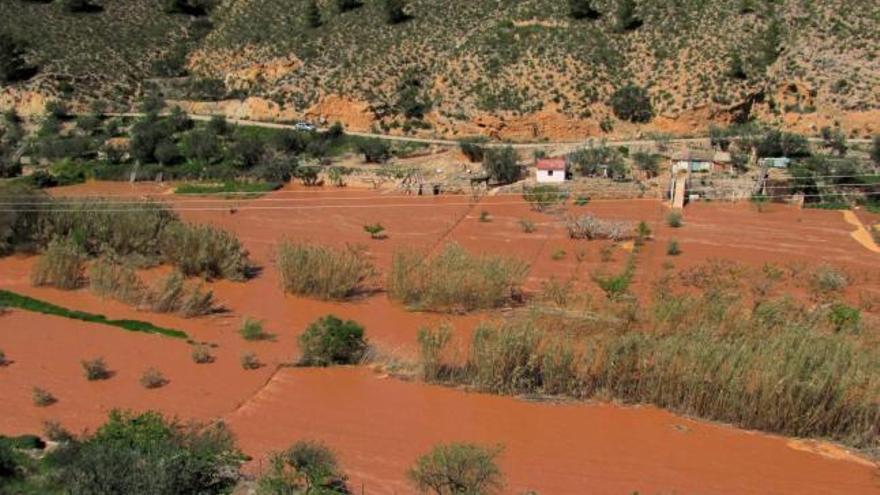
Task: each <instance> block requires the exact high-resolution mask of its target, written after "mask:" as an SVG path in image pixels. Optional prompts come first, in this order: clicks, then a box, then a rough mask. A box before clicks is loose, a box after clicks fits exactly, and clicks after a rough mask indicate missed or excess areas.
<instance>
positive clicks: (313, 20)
mask: <svg viewBox="0 0 880 495" xmlns="http://www.w3.org/2000/svg"><path fill="white" fill-rule="evenodd" d="M323 23H324V21H323V20H321V7H319V6H318V2H317V0H309V2H308V3H307V4H306V24H308V26H309V27H312V28H317V27H321V24H323Z"/></svg>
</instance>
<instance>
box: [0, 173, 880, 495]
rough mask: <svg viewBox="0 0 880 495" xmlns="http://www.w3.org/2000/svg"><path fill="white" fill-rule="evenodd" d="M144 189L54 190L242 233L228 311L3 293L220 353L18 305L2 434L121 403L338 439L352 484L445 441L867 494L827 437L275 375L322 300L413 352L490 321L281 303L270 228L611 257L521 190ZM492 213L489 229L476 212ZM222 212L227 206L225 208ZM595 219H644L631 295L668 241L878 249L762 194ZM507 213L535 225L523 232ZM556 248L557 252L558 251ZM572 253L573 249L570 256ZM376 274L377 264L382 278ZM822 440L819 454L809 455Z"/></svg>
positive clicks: (255, 432)
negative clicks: (249, 326) (675, 217)
mask: <svg viewBox="0 0 880 495" xmlns="http://www.w3.org/2000/svg"><path fill="white" fill-rule="evenodd" d="M166 191H167V189H164V188H161V187H156V186H141V185H135V186H131V185H128V184H90V185H84V186H74V187H72V188H62V189H59V190H56V193H61V194H76V195H83V194H93V193H95V192H99V193H101V194H110V195H114V197H116V198H117V200H119V199H121V198H123V197H124V196H133V197H141V196H144V195H154V194H155V195H156V196H157V197H162V196H164V197H165V198H166V199H167V200H170V201H172V202H173V204H174V206H175V208H177V209H178V210H179V211H180V213H181V215H182V216H183V217H184V218H185V219H187V220H191V221H198V222H205V223H211V224H214V225H218V226H220V227H223V228H226V229H229V230H231V231H233V232H235V233H236V234H238V235H239V236H240V238H241V239H242V240H243V242H244V243H245V245H246V246H247V248H248V249H249V250H250V251H251V254H252V258H253V259H254V260H255V261H256V262H257V263H258V264H259V265H261V266H262V267H263V271H262V273H261V274H260V276H259V277H257V278H256V279H254V280H251V281H248V282H247V283H233V282H218V283H214V284H211V289H212V290H214V292H215V295H216V296H217V298H218V299H219V300H220V301H221V302H222V303H223V304H224V305H225V306H226V307H227V308H228V310H229V312H228V313H225V314H222V315H218V316H212V317H206V318H197V319H192V320H186V319H183V318H180V317H177V316H173V315H157V314H151V313H146V312H139V311H136V310H135V309H133V308H131V307H129V306H126V305H123V304H120V303H116V302H113V301H106V300H102V299H100V298H98V297H96V296H94V295H92V294H90V293H89V292H87V291H76V292H63V291H58V290H54V289H45V288H32V287H30V285H29V282H28V273H29V270H30V266H31V265H32V263H33V261H34V259H33V258H25V257H10V258H5V259H2V260H0V287H2V288H5V289H10V290H15V291H18V292H21V293H25V294H28V295H31V296H34V297H39V298H41V299H44V300H48V301H51V302H54V303H56V304H60V305H64V306H67V307H70V308H75V309H80V310H84V311H91V312H96V313H102V314H105V315H107V316H109V317H114V318H135V319H142V320H147V321H150V322H152V323H155V324H158V325H162V326H166V327H171V328H179V329H182V330H185V331H186V332H188V333H189V334H190V336H191V337H192V338H193V339H195V340H198V341H206V342H210V343H212V344H214V345H216V348H215V350H214V352H215V353H216V356H217V361H216V362H215V363H213V364H207V365H197V364H195V363H193V362H192V360H191V359H190V347H189V345H188V344H187V343H185V342H184V341H180V340H174V339H168V338H162V337H157V336H150V335H143V334H136V333H129V332H125V331H122V330H119V329H116V328H113V327H105V326H99V325H93V324H87V323H79V322H74V321H70V320H66V319H60V318H54V317H49V316H44V315H36V314H30V313H25V312H20V311H12V312H10V313H9V314H7V315H5V316H2V317H0V349H3V350H4V352H5V353H6V355H7V356H8V357H9V358H10V359H12V360H13V361H14V362H13V364H12V365H10V366H7V367H4V368H0V395H2V396H3V397H4V401H0V432H4V433H23V432H33V431H39V430H40V427H41V423H42V421H43V420H46V419H50V418H51V419H57V420H60V421H61V422H62V423H63V424H65V425H66V426H68V427H70V428H73V429H75V430H79V429H82V428H94V427H95V426H97V425H98V424H100V423H101V422H102V420H103V419H104V418H105V417H106V413H107V411H109V410H110V409H112V408H115V407H122V408H130V409H135V410H141V409H158V410H161V411H163V412H165V413H167V414H171V415H176V416H179V417H180V418H184V419H190V418H193V419H200V420H210V419H217V418H220V419H223V420H225V421H227V422H228V423H229V424H230V425H231V426H232V427H233V429H234V431H235V432H236V433H237V434H238V437H239V441H240V444H241V446H242V447H243V448H244V449H245V451H246V452H247V453H248V454H250V455H252V456H254V457H255V460H254V462H253V463H252V464H251V465H250V469H252V470H256V471H258V470H259V469H260V468H261V466H262V463H263V460H264V459H265V456H266V455H267V454H268V453H269V452H270V451H272V450H276V449H281V448H284V447H285V446H287V445H289V444H290V443H292V442H293V441H295V440H297V439H300V438H318V439H322V440H325V441H326V442H328V444H330V445H331V446H332V447H334V448H336V449H337V450H338V451H339V452H340V454H341V456H342V460H343V463H344V466H345V468H346V470H347V472H348V473H349V474H350V475H351V478H352V482H353V484H352V486H353V487H354V488H355V489H356V490H357V489H359V488H360V487H361V486H363V487H364V488H365V493H410V492H411V488H410V487H409V486H408V485H407V484H406V481H405V470H406V468H407V466H409V465H410V464H411V462H412V461H413V459H414V458H415V457H416V456H417V455H418V454H419V453H420V452H422V451H425V450H427V449H428V448H429V446H430V445H431V444H433V443H436V442H438V441H441V440H472V441H479V442H484V443H490V444H494V443H501V444H504V445H505V450H504V454H503V455H502V458H501V459H502V464H503V467H504V469H505V472H506V473H507V474H508V480H509V486H508V490H506V492H507V493H519V492H521V491H523V490H525V489H527V488H528V489H536V490H538V491H539V492H541V493H552V494H556V493H585V491H586V492H588V493H609V494H610V493H631V492H632V491H635V490H639V491H640V492H641V493H712V494H741V493H791V494H795V493H797V494H813V493H815V494H820V493H829V494H830V493H880V478H878V477H877V475H876V468H872V467H871V466H867V465H865V464H864V463H860V462H855V461H854V460H852V459H848V458H846V456H842V457H843V458H841V455H840V451H838V450H834V449H833V448H831V447H828V446H819V447H816V446H810V445H809V444H802V443H797V444H794V443H791V442H790V441H787V440H786V439H782V438H776V437H772V436H767V435H760V434H754V433H747V432H743V431H740V430H736V429H733V428H728V427H719V426H714V425H710V424H707V423H705V422H698V421H691V420H687V419H683V418H680V417H677V416H675V415H672V414H669V413H666V412H663V411H658V410H656V409H653V408H621V407H617V406H610V405H585V404H577V405H564V406H562V405H550V404H535V403H526V402H522V401H518V400H516V399H512V398H503V397H491V396H484V395H480V394H471V393H465V392H462V391H457V390H449V389H443V388H438V387H432V386H426V385H422V384H417V383H406V382H401V381H398V380H395V379H382V378H381V377H379V376H377V375H374V374H373V373H371V372H369V371H367V370H363V369H338V370H303V369H282V370H281V371H279V372H278V373H275V370H276V369H277V366H278V365H281V364H284V363H289V362H291V361H292V360H293V359H294V358H295V356H296V354H297V350H296V337H297V336H298V335H299V333H300V332H302V331H303V329H304V328H305V327H306V325H307V324H308V323H309V322H311V321H313V320H315V319H317V318H319V317H321V316H323V315H325V314H327V313H334V314H336V315H338V316H341V317H345V318H352V319H355V320H357V321H358V322H360V323H362V324H363V325H364V326H365V327H366V329H367V334H368V336H369V338H370V339H371V341H372V342H373V343H374V344H376V345H377V347H379V348H380V349H381V350H383V351H385V352H390V353H394V354H399V355H402V356H411V355H412V354H413V353H414V344H415V335H416V333H417V331H418V328H419V327H420V326H423V325H427V324H434V323H438V322H441V321H449V322H450V323H451V324H453V326H454V327H455V329H456V332H458V333H467V332H469V331H470V330H471V329H472V328H473V327H474V326H475V325H476V324H477V323H478V322H479V321H482V320H486V319H491V318H494V317H496V316H497V315H495V314H491V313H483V314H474V315H468V316H445V315H436V314H423V313H413V312H408V311H406V310H405V308H401V307H399V306H398V305H396V304H393V303H391V302H390V301H389V300H388V298H387V297H386V296H385V295H384V294H382V293H377V294H374V295H371V296H369V297H365V298H363V299H360V300H356V301H353V302H348V303H344V304H343V303H330V302H320V301H314V300H308V299H304V298H299V297H291V296H285V295H284V294H283V293H282V291H281V289H280V287H279V283H278V277H277V274H276V273H275V269H274V261H273V260H274V251H275V248H276V246H277V244H278V242H279V241H280V240H282V239H290V240H293V241H308V242H317V243H324V244H331V245H336V246H342V245H345V244H360V245H363V246H365V248H366V249H367V253H368V255H369V256H370V257H371V258H372V259H373V260H374V261H375V263H376V265H377V267H378V268H379V270H380V271H382V272H384V271H387V269H388V267H389V266H390V260H391V256H392V253H393V252H394V250H396V249H399V248H402V247H413V248H416V249H422V250H427V251H432V250H437V249H439V248H441V247H442V246H443V245H444V244H445V243H446V242H448V241H455V242H458V243H460V244H462V245H463V246H464V247H466V248H468V249H471V250H475V251H481V252H491V253H500V254H505V255H511V256H516V257H519V258H520V259H523V260H524V261H527V262H529V263H530V265H531V271H530V274H529V279H528V282H527V288H529V289H531V290H536V289H537V288H539V287H540V284H541V282H542V281H544V280H547V279H548V278H549V277H551V276H555V277H567V276H570V275H571V274H577V275H578V276H580V277H581V278H584V277H587V276H588V274H589V273H590V271H592V270H596V269H601V268H603V267H604V268H606V269H611V268H612V267H617V266H620V265H621V264H622V263H623V260H624V258H625V253H624V252H623V250H620V249H618V250H617V251H616V253H615V255H614V261H612V262H610V263H603V262H602V261H600V259H599V250H600V249H601V246H602V244H601V243H589V242H588V243H584V242H574V241H570V240H568V239H566V237H565V236H564V225H563V217H562V216H560V215H548V214H542V213H536V212H533V211H530V210H529V208H528V205H526V204H523V202H522V201H521V198H520V197H518V196H503V195H502V196H496V197H492V198H487V199H483V200H482V201H481V202H480V203H479V204H477V205H473V204H471V201H470V198H469V197H465V196H459V197H439V198H435V197H405V196H401V195H398V194H388V193H385V194H381V193H377V192H374V191H365V190H356V189H350V188H349V189H321V190H308V189H302V188H293V189H285V190H281V191H277V192H275V193H272V194H270V195H268V196H266V197H264V198H262V199H258V200H249V201H244V200H242V201H236V202H233V203H230V202H225V201H218V200H216V199H208V198H178V197H174V196H169V195H167V194H165V192H166ZM483 210H485V211H487V212H488V214H489V218H490V219H491V221H490V222H481V221H480V220H479V216H480V212H481V211H483ZM233 211H234V213H233ZM568 211H569V213H576V212H580V211H584V212H591V213H595V214H596V215H599V216H601V217H603V218H619V219H628V220H632V221H641V220H644V221H646V222H648V223H649V224H650V225H651V227H652V229H653V230H654V232H655V239H654V240H653V241H651V242H649V243H648V244H647V246H646V248H645V250H644V251H643V252H642V254H640V256H639V260H640V261H639V265H638V271H637V275H636V280H637V283H636V287H635V290H636V292H637V293H645V292H646V291H648V290H650V286H651V283H652V281H653V277H654V274H656V273H658V272H659V271H660V270H661V266H662V265H663V264H664V263H666V262H668V261H670V258H669V257H668V256H666V254H665V249H666V243H667V241H668V240H670V239H672V238H675V239H677V240H678V241H679V243H680V244H681V247H682V250H683V254H682V255H681V256H679V257H677V258H675V259H674V264H675V265H676V267H678V268H682V267H687V266H692V265H696V264H698V263H701V262H704V261H706V260H708V259H711V258H731V259H735V260H738V261H741V262H743V263H746V264H749V265H753V266H756V267H760V266H762V265H763V264H764V263H766V262H775V263H796V262H800V263H806V264H810V265H814V264H816V263H817V262H827V263H832V264H835V265H839V266H842V267H845V268H846V269H847V270H848V271H850V273H852V274H853V275H854V277H855V279H856V282H857V286H858V287H860V288H866V289H868V290H876V289H877V288H878V287H880V274H878V267H880V263H878V259H880V258H878V255H877V254H876V253H873V252H871V251H869V250H868V249H866V248H865V247H864V246H862V245H861V244H859V243H858V242H856V240H854V239H853V237H852V236H851V233H852V231H853V230H855V229H854V226H853V225H851V224H849V223H847V222H846V221H845V220H844V218H843V215H842V214H841V213H840V212H833V211H802V210H799V209H795V208H792V207H788V206H781V205H771V206H770V207H769V208H767V209H766V210H765V211H764V212H759V211H758V210H756V209H755V208H754V207H753V206H750V205H729V204H720V203H704V204H694V205H690V206H688V207H687V209H686V210H685V227H684V228H681V229H672V228H669V227H668V226H666V225H665V223H664V217H665V215H666V213H667V209H666V207H665V206H663V205H662V204H661V203H660V202H658V201H653V200H633V201H599V200H596V201H593V202H591V203H590V204H589V205H588V206H586V207H582V208H581V207H573V206H572V207H569V210H568ZM521 218H529V219H532V220H533V221H534V222H535V223H536V224H537V225H538V230H537V231H536V232H535V233H532V234H525V233H523V232H522V231H521V229H520V227H519V225H518V222H519V220H520V219H521ZM375 222H381V223H382V224H383V225H384V226H385V227H386V229H387V231H388V233H389V238H388V239H387V240H383V241H373V240H370V239H369V236H368V235H367V234H366V233H364V232H363V225H364V224H367V223H375ZM559 250H564V251H565V252H566V255H565V256H564V257H563V258H562V259H561V260H554V259H552V254H553V253H554V252H556V251H559ZM579 250H584V257H583V261H581V262H579V261H577V260H576V256H575V253H576V252H578V251H579ZM382 283H383V281H382V279H381V277H380V278H379V279H377V281H376V282H375V284H376V286H377V287H378V286H381V285H382ZM246 316H247V317H252V318H258V319H262V320H264V321H265V323H266V325H265V327H266V329H267V331H269V332H271V333H273V334H275V339H274V340H272V341H268V342H258V343H248V342H245V341H244V340H243V339H241V337H240V336H238V334H237V333H236V331H237V329H238V327H239V325H240V322H241V320H242V318H244V317H246ZM245 351H253V352H255V353H256V354H257V355H258V356H259V358H260V360H261V361H262V362H263V363H265V365H266V366H264V367H263V368H261V369H259V370H255V371H244V370H242V369H241V367H240V365H239V356H240V355H241V353H242V352H245ZM97 356H103V357H104V358H105V359H106V361H107V362H108V364H109V365H110V368H111V369H112V370H113V371H115V372H116V375H115V376H113V378H111V379H110V380H108V381H105V382H87V381H86V380H85V378H84V377H83V376H82V372H81V369H80V365H79V362H80V360H81V359H88V358H92V357H97ZM148 367H156V368H158V369H160V370H161V371H162V372H163V373H164V374H165V375H166V376H167V377H168V379H169V380H170V383H169V384H168V385H167V386H166V387H163V388H160V389H157V390H146V389H144V388H142V387H141V386H140V384H139V383H138V379H139V377H140V375H141V373H142V372H143V370H145V369H146V368H148ZM35 386H37V387H42V388H46V389H48V390H50V391H51V392H52V393H53V394H55V395H56V396H57V397H58V398H59V402H58V403H57V404H55V405H53V406H50V407H48V408H43V409H41V408H37V407H35V406H33V405H32V403H31V390H32V387H35ZM820 452H824V453H820Z"/></svg>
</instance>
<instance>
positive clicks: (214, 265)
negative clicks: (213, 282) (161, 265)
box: [161, 223, 252, 281]
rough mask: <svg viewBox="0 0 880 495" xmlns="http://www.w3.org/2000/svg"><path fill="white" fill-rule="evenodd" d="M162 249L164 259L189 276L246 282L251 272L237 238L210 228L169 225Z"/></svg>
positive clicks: (181, 224)
mask: <svg viewBox="0 0 880 495" xmlns="http://www.w3.org/2000/svg"><path fill="white" fill-rule="evenodd" d="M161 250H162V256H163V258H164V260H165V261H166V262H168V263H170V264H172V265H174V266H175V267H177V269H178V270H180V272H181V273H183V274H184V275H186V276H199V277H203V278H207V279H220V278H222V279H227V280H235V281H243V280H245V279H247V277H248V275H249V274H250V272H251V270H252V267H251V263H250V260H248V253H247V251H246V250H245V249H244V247H243V246H242V245H241V242H240V241H239V240H238V238H237V237H236V236H235V235H233V234H230V233H229V232H226V231H225V230H221V229H218V228H215V227H212V226H210V225H190V224H183V223H176V224H173V225H169V226H168V228H166V229H165V231H164V232H163V234H162V237H161Z"/></svg>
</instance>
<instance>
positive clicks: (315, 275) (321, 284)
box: [277, 242, 375, 300]
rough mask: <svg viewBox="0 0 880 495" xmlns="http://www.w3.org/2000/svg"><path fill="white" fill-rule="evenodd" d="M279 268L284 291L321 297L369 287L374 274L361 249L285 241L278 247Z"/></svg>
mask: <svg viewBox="0 0 880 495" xmlns="http://www.w3.org/2000/svg"><path fill="white" fill-rule="evenodd" d="M277 264H278V271H279V273H280V275H281V286H282V287H283V288H284V291H285V292H290V293H293V294H299V295H304V296H312V297H318V298H321V299H336V300H340V299H347V298H349V297H353V296H355V295H357V294H359V293H361V292H363V291H364V290H366V287H365V284H366V282H367V281H368V280H369V279H370V278H371V277H373V276H374V275H375V268H374V267H373V264H372V263H371V262H370V261H369V260H367V259H366V258H365V256H364V252H363V250H362V249H360V248H357V247H353V246H348V247H345V248H342V249H336V248H331V247H325V246H315V245H310V244H294V243H290V242H285V243H283V244H281V246H280V247H279V248H278V261H277Z"/></svg>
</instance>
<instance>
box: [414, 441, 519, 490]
mask: <svg viewBox="0 0 880 495" xmlns="http://www.w3.org/2000/svg"><path fill="white" fill-rule="evenodd" d="M500 453H501V449H500V448H487V447H482V446H480V445H475V444H469V443H449V444H440V445H437V446H435V447H434V448H433V449H431V451H430V452H428V453H427V454H424V455H422V456H421V457H419V458H418V460H416V463H415V465H414V466H413V467H412V468H411V469H410V470H409V473H408V474H409V478H410V480H411V481H412V483H413V484H414V485H415V486H416V488H417V489H418V490H419V491H420V492H421V493H431V494H436V495H445V494H455V493H467V494H472V495H488V494H491V493H498V492H500V491H501V488H502V486H503V476H502V474H501V469H499V468H498V465H497V464H496V463H495V459H496V458H497V457H498V455H499V454H500Z"/></svg>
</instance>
